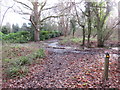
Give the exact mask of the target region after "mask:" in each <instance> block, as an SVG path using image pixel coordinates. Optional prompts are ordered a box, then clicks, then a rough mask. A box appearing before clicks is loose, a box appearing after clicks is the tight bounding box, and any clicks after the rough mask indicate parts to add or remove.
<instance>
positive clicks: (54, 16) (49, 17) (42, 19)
mask: <svg viewBox="0 0 120 90" xmlns="http://www.w3.org/2000/svg"><path fill="white" fill-rule="evenodd" d="M61 16H66V15H59V16H48V17H46V18H43V19H42V20H41V21H40V22H43V21H44V20H46V19H48V18H58V17H61Z"/></svg>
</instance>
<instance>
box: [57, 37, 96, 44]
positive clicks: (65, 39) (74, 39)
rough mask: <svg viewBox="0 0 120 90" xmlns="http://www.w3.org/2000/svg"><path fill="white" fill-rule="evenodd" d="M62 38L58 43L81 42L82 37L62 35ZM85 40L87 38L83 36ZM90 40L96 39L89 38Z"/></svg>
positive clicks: (94, 39)
mask: <svg viewBox="0 0 120 90" xmlns="http://www.w3.org/2000/svg"><path fill="white" fill-rule="evenodd" d="M61 39H62V40H61V41H60V42H59V43H60V44H66V43H76V44H80V43H81V42H82V38H80V37H62V38H61ZM85 40H86V41H87V38H85ZM90 40H91V41H96V38H91V39H90Z"/></svg>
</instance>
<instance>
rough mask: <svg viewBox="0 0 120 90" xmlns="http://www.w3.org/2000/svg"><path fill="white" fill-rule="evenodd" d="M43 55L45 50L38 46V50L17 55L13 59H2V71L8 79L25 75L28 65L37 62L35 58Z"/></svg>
mask: <svg viewBox="0 0 120 90" xmlns="http://www.w3.org/2000/svg"><path fill="white" fill-rule="evenodd" d="M44 57H45V51H44V49H42V48H40V49H39V50H38V51H36V52H33V53H31V54H29V55H27V56H19V57H18V58H13V59H9V58H6V59H3V68H4V70H3V71H4V73H5V78H7V79H9V78H15V77H22V76H25V75H26V74H27V73H28V67H29V65H30V64H32V63H36V62H38V61H37V60H40V58H44ZM38 58H39V59H38Z"/></svg>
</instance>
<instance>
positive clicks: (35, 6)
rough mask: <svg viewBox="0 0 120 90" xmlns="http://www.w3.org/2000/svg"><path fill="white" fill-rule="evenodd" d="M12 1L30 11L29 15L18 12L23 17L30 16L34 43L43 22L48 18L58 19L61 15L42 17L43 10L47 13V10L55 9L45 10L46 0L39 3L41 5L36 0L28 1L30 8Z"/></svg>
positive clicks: (37, 38) (37, 39)
mask: <svg viewBox="0 0 120 90" xmlns="http://www.w3.org/2000/svg"><path fill="white" fill-rule="evenodd" d="M14 1H15V2H17V3H20V4H21V5H23V6H24V7H25V8H26V9H28V10H30V11H31V13H29V12H25V11H23V10H21V9H20V10H21V12H19V13H20V14H23V15H25V14H27V15H29V16H30V22H31V23H32V25H33V27H34V40H35V41H39V40H40V38H39V37H40V36H39V31H40V29H41V24H42V22H43V21H45V20H46V19H48V18H58V17H60V16H62V15H48V16H47V15H45V16H46V17H42V15H43V11H45V10H46V11H47V10H50V9H53V8H55V7H56V6H53V7H48V8H45V6H46V3H47V0H45V1H44V2H41V3H40V2H39V1H38V0H33V1H32V0H28V2H30V3H31V6H30V5H28V4H26V3H23V2H21V1H17V0H14Z"/></svg>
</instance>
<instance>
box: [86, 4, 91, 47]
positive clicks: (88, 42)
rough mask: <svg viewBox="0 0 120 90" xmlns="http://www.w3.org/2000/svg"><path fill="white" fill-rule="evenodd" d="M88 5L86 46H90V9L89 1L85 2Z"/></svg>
mask: <svg viewBox="0 0 120 90" xmlns="http://www.w3.org/2000/svg"><path fill="white" fill-rule="evenodd" d="M87 6H88V41H87V44H88V47H89V46H90V36H91V11H90V2H88V3H87Z"/></svg>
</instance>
